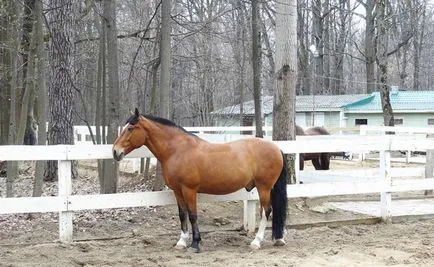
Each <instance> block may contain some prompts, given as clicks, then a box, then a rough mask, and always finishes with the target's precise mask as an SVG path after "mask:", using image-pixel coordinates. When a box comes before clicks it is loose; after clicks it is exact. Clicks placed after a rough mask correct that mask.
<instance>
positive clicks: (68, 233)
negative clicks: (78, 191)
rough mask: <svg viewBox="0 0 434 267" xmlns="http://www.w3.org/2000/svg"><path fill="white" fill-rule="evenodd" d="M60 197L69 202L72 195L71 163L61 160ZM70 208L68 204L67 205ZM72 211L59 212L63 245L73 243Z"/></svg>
mask: <svg viewBox="0 0 434 267" xmlns="http://www.w3.org/2000/svg"><path fill="white" fill-rule="evenodd" d="M58 184H59V188H58V195H59V196H62V197H65V199H66V201H68V202H69V200H68V196H70V195H71V193H72V181H71V161H68V160H59V161H58ZM66 205H67V206H68V203H67V204H66ZM72 216H73V212H72V211H61V212H59V239H60V242H63V243H71V242H72V232H73V227H72Z"/></svg>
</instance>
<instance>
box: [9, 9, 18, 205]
mask: <svg viewBox="0 0 434 267" xmlns="http://www.w3.org/2000/svg"><path fill="white" fill-rule="evenodd" d="M8 15H9V20H8V24H7V29H8V33H9V34H8V42H7V43H8V44H9V47H11V48H13V47H16V48H18V43H19V42H18V36H17V32H18V4H17V2H15V1H12V2H10V3H9V4H8ZM7 63H8V64H6V66H7V67H8V68H9V73H10V75H9V76H8V88H9V91H10V112H9V129H8V131H9V132H8V144H10V145H13V144H16V127H17V121H16V116H15V115H16V113H15V110H16V108H17V97H18V95H17V87H18V49H17V50H12V49H11V50H9V51H8V52H7ZM17 175H18V162H17V161H9V162H8V163H7V177H6V197H13V196H14V192H13V183H14V180H15V178H16V177H17Z"/></svg>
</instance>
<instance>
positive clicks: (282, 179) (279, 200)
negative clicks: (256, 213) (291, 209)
mask: <svg viewBox="0 0 434 267" xmlns="http://www.w3.org/2000/svg"><path fill="white" fill-rule="evenodd" d="M282 159H283V167H282V172H281V173H280V176H279V178H278V179H277V181H276V183H275V184H274V187H273V189H272V190H271V206H272V209H273V219H272V231H273V238H274V239H280V238H283V232H284V230H285V225H286V210H287V206H288V196H287V193H286V181H287V178H286V177H287V173H288V171H287V163H286V159H285V156H284V155H283V152H282Z"/></svg>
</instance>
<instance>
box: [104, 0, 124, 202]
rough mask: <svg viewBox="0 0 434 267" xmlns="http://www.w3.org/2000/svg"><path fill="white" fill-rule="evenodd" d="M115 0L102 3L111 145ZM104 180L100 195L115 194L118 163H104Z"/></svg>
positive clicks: (115, 95) (116, 114)
mask: <svg viewBox="0 0 434 267" xmlns="http://www.w3.org/2000/svg"><path fill="white" fill-rule="evenodd" d="M115 3H116V2H115V0H106V1H104V3H103V9H104V22H105V24H104V26H105V30H106V34H107V36H106V41H107V73H108V87H109V94H108V107H107V114H106V116H107V126H108V127H107V128H108V129H107V142H108V143H110V144H112V143H113V142H114V140H115V139H116V137H117V136H118V131H119V125H120V100H119V96H120V95H119V70H118V68H119V63H118V44H117V42H118V40H117V27H116V4H115ZM103 168H104V170H103V173H104V178H103V190H102V193H105V194H108V193H115V192H117V189H118V163H117V162H115V161H114V160H107V161H105V163H104V167H103Z"/></svg>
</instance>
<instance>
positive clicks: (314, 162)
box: [312, 156, 322, 170]
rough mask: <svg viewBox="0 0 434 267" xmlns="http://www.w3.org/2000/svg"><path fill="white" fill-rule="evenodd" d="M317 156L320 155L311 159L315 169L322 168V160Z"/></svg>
mask: <svg viewBox="0 0 434 267" xmlns="http://www.w3.org/2000/svg"><path fill="white" fill-rule="evenodd" d="M319 157H320V156H318V158H315V159H312V165H313V166H314V167H315V170H322V167H321V164H322V162H321V161H320V158H319Z"/></svg>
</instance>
